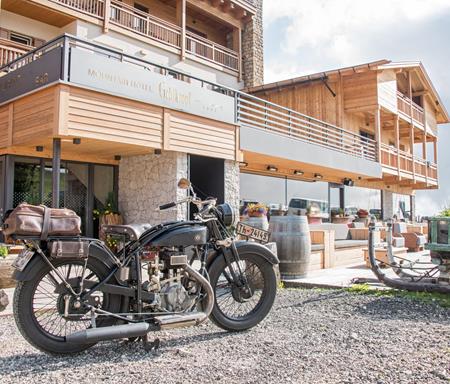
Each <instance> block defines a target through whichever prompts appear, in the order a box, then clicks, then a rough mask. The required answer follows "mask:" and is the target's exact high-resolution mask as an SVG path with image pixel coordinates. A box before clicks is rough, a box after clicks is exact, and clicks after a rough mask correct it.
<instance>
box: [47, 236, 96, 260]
mask: <svg viewBox="0 0 450 384" xmlns="http://www.w3.org/2000/svg"><path fill="white" fill-rule="evenodd" d="M89 245H90V242H89V241H81V240H80V241H62V240H55V241H52V242H51V245H50V255H51V256H52V257H54V258H56V259H61V258H67V257H69V258H74V259H85V258H86V257H88V256H89Z"/></svg>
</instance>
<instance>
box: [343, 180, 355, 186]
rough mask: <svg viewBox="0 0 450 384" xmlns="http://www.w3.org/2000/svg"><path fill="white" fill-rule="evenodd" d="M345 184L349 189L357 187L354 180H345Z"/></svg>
mask: <svg viewBox="0 0 450 384" xmlns="http://www.w3.org/2000/svg"><path fill="white" fill-rule="evenodd" d="M343 184H344V185H346V186H347V187H353V186H354V185H355V182H354V181H353V180H352V179H349V178H345V179H344V180H343Z"/></svg>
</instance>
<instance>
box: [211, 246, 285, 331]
mask: <svg viewBox="0 0 450 384" xmlns="http://www.w3.org/2000/svg"><path fill="white" fill-rule="evenodd" d="M239 258H240V260H241V261H242V262H244V263H245V264H248V263H251V264H254V265H256V266H257V267H258V269H259V270H260V272H261V276H262V279H263V281H264V287H263V290H262V294H261V296H260V299H259V302H258V304H257V305H256V306H255V308H254V309H253V310H252V311H251V312H250V313H249V314H247V315H245V316H242V317H240V318H232V317H230V316H229V315H227V314H226V313H224V312H223V310H222V309H221V306H220V304H219V303H218V297H217V295H216V289H217V286H218V282H219V278H220V277H221V275H222V274H223V272H224V271H225V270H226V268H227V264H226V261H225V257H224V256H222V255H220V256H219V257H217V258H216V260H214V261H213V263H212V264H211V267H210V268H209V271H208V273H209V277H210V282H211V286H212V288H213V291H214V292H215V297H214V307H213V310H212V312H211V315H210V320H211V321H212V322H213V323H214V324H216V325H217V326H219V327H220V328H222V329H225V330H227V331H234V332H239V331H245V330H247V329H250V328H252V327H254V326H256V325H257V324H259V323H260V322H261V321H262V320H263V319H264V318H265V317H266V316H267V314H268V313H269V312H270V310H271V308H272V305H273V302H274V300H275V296H276V293H277V281H276V275H275V271H274V268H273V265H272V264H270V263H269V262H268V261H267V260H265V259H264V258H263V257H261V256H259V255H257V254H252V253H243V254H240V255H239ZM259 284H261V283H259ZM236 302H237V301H236Z"/></svg>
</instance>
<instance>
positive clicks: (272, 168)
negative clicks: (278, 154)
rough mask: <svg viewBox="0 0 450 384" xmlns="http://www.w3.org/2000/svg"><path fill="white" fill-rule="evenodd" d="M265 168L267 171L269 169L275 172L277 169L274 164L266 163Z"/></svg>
mask: <svg viewBox="0 0 450 384" xmlns="http://www.w3.org/2000/svg"><path fill="white" fill-rule="evenodd" d="M266 169H267V170H268V171H270V172H276V171H278V168H277V167H275V165H268V166H267V168H266Z"/></svg>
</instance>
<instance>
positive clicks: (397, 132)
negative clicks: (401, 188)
mask: <svg viewBox="0 0 450 384" xmlns="http://www.w3.org/2000/svg"><path fill="white" fill-rule="evenodd" d="M394 134H395V149H396V150H397V175H398V178H399V179H400V178H401V176H400V118H399V116H398V115H395V116H394Z"/></svg>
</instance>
